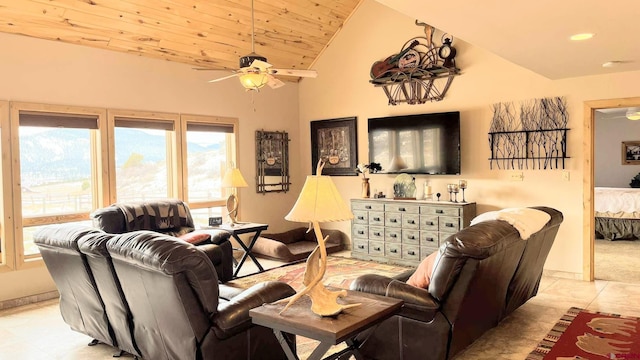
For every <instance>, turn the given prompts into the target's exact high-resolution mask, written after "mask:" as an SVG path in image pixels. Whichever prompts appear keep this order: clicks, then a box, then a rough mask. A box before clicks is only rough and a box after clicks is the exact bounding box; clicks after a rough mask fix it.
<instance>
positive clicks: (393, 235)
mask: <svg viewBox="0 0 640 360" xmlns="http://www.w3.org/2000/svg"><path fill="white" fill-rule="evenodd" d="M389 236H391V237H392V238H396V237H398V235H397V234H391V235H389Z"/></svg>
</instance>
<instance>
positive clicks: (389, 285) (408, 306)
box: [350, 274, 440, 321]
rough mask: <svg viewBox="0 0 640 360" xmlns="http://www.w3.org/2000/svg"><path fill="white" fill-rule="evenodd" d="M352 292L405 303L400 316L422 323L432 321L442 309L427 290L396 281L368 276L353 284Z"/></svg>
mask: <svg viewBox="0 0 640 360" xmlns="http://www.w3.org/2000/svg"><path fill="white" fill-rule="evenodd" d="M350 288H351V290H356V291H361V292H366V293H370V294H376V295H382V296H388V297H392V298H396V299H401V300H403V301H404V305H403V307H402V310H401V312H400V315H402V316H405V317H410V318H413V319H416V320H421V321H430V320H431V319H433V317H434V316H435V314H436V312H437V311H438V310H439V309H440V303H439V302H438V301H437V300H436V299H435V298H433V297H432V296H431V294H429V291H428V290H426V289H421V288H417V287H414V286H411V285H407V284H406V283H404V282H402V281H398V280H396V279H393V278H390V277H387V276H382V275H375V274H367V275H363V276H360V277H358V278H357V279H355V280H354V281H353V283H351V287H350Z"/></svg>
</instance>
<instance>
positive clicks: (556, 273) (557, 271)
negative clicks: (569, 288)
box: [542, 270, 582, 280]
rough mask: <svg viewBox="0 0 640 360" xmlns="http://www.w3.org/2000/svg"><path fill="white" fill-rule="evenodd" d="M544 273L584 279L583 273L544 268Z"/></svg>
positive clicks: (545, 274) (551, 275) (552, 275)
mask: <svg viewBox="0 0 640 360" xmlns="http://www.w3.org/2000/svg"><path fill="white" fill-rule="evenodd" d="M542 275H544V276H550V277H556V278H561V279H571V280H582V273H574V272H569V271H559V270H542Z"/></svg>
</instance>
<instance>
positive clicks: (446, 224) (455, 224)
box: [438, 216, 460, 233]
mask: <svg viewBox="0 0 640 360" xmlns="http://www.w3.org/2000/svg"><path fill="white" fill-rule="evenodd" d="M438 230H440V231H442V232H448V233H452V232H458V230H460V218H458V217H450V216H440V218H438Z"/></svg>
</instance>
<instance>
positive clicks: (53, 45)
mask: <svg viewBox="0 0 640 360" xmlns="http://www.w3.org/2000/svg"><path fill="white" fill-rule="evenodd" d="M0 48H2V56H0V79H2V81H0V100H14V101H29V102H38V103H48V104H65V105H79V106H95V107H104V108H118V109H134V110H149V111H164V112H174V113H190V114H202V115H219V116H230V117H236V118H239V121H240V141H239V147H240V150H239V162H238V166H239V168H240V170H241V172H242V173H243V175H244V177H245V179H246V180H247V182H248V183H249V187H248V188H243V189H240V190H239V193H240V199H241V206H240V210H241V212H242V213H241V219H242V220H247V221H254V222H262V223H268V224H270V227H269V231H283V230H286V229H289V228H291V227H293V226H297V225H298V224H295V223H289V222H287V221H285V220H284V215H286V213H287V212H288V210H289V209H290V208H291V207H292V206H293V203H294V202H295V200H296V198H297V194H298V192H299V191H300V189H301V187H302V182H303V180H304V179H303V178H301V176H300V173H301V170H300V164H299V162H298V161H294V162H292V163H291V169H290V171H291V175H292V178H291V181H292V182H293V185H292V189H291V191H290V192H288V193H286V194H284V193H279V194H267V195H261V194H257V193H256V191H255V175H256V171H255V166H256V163H255V131H256V130H271V131H276V130H277V131H287V132H289V134H290V138H291V143H290V146H289V151H290V155H291V156H294V157H297V156H298V154H299V153H300V139H299V137H298V134H299V130H298V127H299V122H298V121H299V119H298V84H296V83H287V84H286V86H284V87H282V88H280V89H277V90H272V89H268V88H267V89H264V90H261V92H260V93H258V94H255V93H247V92H245V91H244V89H243V88H242V87H241V86H240V84H239V82H238V81H234V80H233V79H232V80H227V81H224V82H220V83H215V84H210V83H208V82H207V80H209V79H212V78H215V77H218V76H221V75H222V74H223V73H220V72H205V71H194V70H192V67H191V66H189V65H184V64H177V63H171V62H167V61H163V60H155V59H148V58H143V57H139V56H135V55H128V54H123V53H116V52H110V51H105V50H98V49H92V48H88V47H83V46H78V45H69V44H63V43H58V42H53V41H46V40H39V39H33V38H28V37H23V36H16V35H8V34H0ZM224 74H226V73H224ZM5 195H7V196H9V194H5ZM3 241H5V239H3ZM0 283H1V284H2V286H0V301H2V300H7V299H14V298H18V297H23V296H27V295H33V294H38V293H43V292H47V291H51V290H54V289H55V286H54V284H53V282H52V281H51V279H50V277H49V275H48V273H47V271H46V269H44V268H38V269H32V270H21V271H8V272H0Z"/></svg>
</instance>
